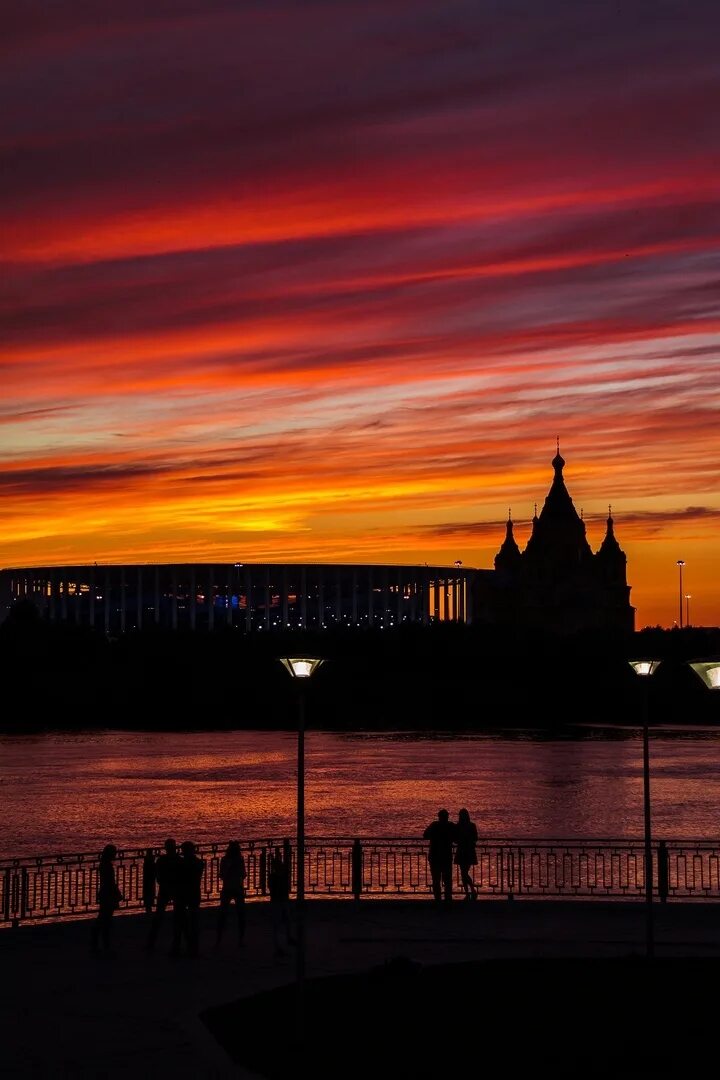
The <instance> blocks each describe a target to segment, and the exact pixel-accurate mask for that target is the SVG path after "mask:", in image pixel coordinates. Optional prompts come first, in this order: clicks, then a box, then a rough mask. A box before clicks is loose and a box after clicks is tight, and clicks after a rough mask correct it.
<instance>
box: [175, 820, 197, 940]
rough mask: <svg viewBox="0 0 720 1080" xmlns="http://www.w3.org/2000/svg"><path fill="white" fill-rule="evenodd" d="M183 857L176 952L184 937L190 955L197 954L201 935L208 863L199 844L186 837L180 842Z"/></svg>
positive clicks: (176, 890)
mask: <svg viewBox="0 0 720 1080" xmlns="http://www.w3.org/2000/svg"><path fill="white" fill-rule="evenodd" d="M180 850H181V852H182V858H181V859H180V860H179V864H178V877H177V886H176V889H175V898H174V900H173V945H172V955H173V956H179V955H180V949H181V946H182V941H183V938H184V939H185V942H186V945H187V952H188V956H197V952H198V938H199V936H200V927H199V915H198V913H199V911H200V900H201V898H202V897H201V893H200V883H201V881H202V876H203V874H204V873H205V863H204V861H203V860H202V859H201V858H199V856H198V855H197V854H196V849H195V845H194V844H193V843H192V841H190V840H186V841H185V842H184V843H183V844H181V845H180Z"/></svg>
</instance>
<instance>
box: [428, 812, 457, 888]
mask: <svg viewBox="0 0 720 1080" xmlns="http://www.w3.org/2000/svg"><path fill="white" fill-rule="evenodd" d="M455 833H456V826H455V825H454V823H453V822H452V821H450V814H449V813H448V811H447V810H438V816H437V821H432V822H431V823H430V824H429V825H428V827H427V829H426V830H425V832H424V833H423V840H429V841H430V846H429V848H428V863H429V864H430V880H431V882H432V891H433V896H434V897H435V902H436V903H440V901H441V900H442V899H443V896H444V898H445V900H446V901H450V900H452V851H453V843H454V841H455Z"/></svg>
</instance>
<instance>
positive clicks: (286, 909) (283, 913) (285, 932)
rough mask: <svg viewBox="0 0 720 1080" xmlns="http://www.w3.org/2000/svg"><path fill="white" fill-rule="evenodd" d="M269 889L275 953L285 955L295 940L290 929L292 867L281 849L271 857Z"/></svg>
mask: <svg viewBox="0 0 720 1080" xmlns="http://www.w3.org/2000/svg"><path fill="white" fill-rule="evenodd" d="M268 890H269V892H270V916H271V919H272V934H273V945H274V946H275V955H276V956H285V954H286V952H287V946H288V945H294V944H295V940H294V938H293V936H292V932H291V929H290V867H289V864H288V863H287V862H286V860H285V859H283V857H282V855H281V854H280V852H279V851H276V852H275V853H274V855H273V856H272V857H271V859H270V871H269V873H268Z"/></svg>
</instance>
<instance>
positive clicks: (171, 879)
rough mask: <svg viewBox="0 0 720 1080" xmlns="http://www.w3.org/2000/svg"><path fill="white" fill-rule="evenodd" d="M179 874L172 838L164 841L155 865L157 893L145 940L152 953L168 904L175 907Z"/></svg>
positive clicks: (178, 864)
mask: <svg viewBox="0 0 720 1080" xmlns="http://www.w3.org/2000/svg"><path fill="white" fill-rule="evenodd" d="M179 872H180V856H179V855H178V850H177V844H176V843H175V841H174V840H173V839H172V838H169V839H167V840H166V841H165V844H164V851H163V854H162V855H159V856H158V858H157V861H156V863H155V880H156V881H157V885H158V891H157V900H156V903H155V914H154V915H153V917H152V922H151V923H150V933H149V935H148V940H147V946H146V948H147V950H148V952H152V950H153V949H154V948H155V942H156V940H157V936H158V934H159V932H160V925H161V923H162V921H163V916H164V915H165V911H166V909H167V906H168V904H172V905H173V909H174V906H175V893H176V891H177V882H178V874H179Z"/></svg>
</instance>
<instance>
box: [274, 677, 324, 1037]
mask: <svg viewBox="0 0 720 1080" xmlns="http://www.w3.org/2000/svg"><path fill="white" fill-rule="evenodd" d="M280 663H281V664H282V665H283V667H284V668H285V669H286V670H287V671H288V672H289V673H290V675H292V679H293V682H294V684H295V688H296V690H297V702H298V721H297V853H296V857H295V872H296V889H295V899H296V930H295V933H296V939H297V952H296V955H295V961H296V967H295V975H296V995H297V1000H296V1012H295V1033H296V1037H297V1040H298V1044H299V1043H300V1042H301V1040H302V1039H303V1036H304V1030H305V1016H304V989H305V685H306V683H307V681H308V679H310V677H311V676H312V675H313V674H314V673H315V672H316V671H317V669H318V668H319V667H320V665H321V664H322V663H323V661H322V660H320V659H319V658H317V657H308V656H304V657H286V658H282V659H281V660H280Z"/></svg>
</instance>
